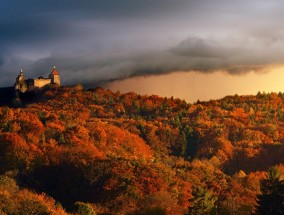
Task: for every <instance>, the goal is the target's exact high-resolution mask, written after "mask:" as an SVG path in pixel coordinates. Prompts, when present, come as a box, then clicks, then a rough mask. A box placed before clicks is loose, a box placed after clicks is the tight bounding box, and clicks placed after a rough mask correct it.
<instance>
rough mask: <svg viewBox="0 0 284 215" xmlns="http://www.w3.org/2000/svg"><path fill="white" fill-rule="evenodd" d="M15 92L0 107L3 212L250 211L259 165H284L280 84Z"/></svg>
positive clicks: (254, 202)
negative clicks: (146, 92) (244, 91)
mask: <svg viewBox="0 0 284 215" xmlns="http://www.w3.org/2000/svg"><path fill="white" fill-rule="evenodd" d="M20 98H21V101H20V102H18V103H17V104H16V105H15V103H14V104H11V106H6V105H2V106H1V107H0V174H1V175H2V176H1V177H0V191H1V192H0V200H1V201H0V212H1V211H2V212H4V213H8V214H10V213H14V214H16V213H17V211H19V210H21V208H27V210H28V209H29V210H30V211H41V214H50V213H51V214H52V213H54V214H64V213H67V212H68V213H71V212H73V213H77V214H94V211H95V212H96V213H97V214H186V213H191V214H209V213H213V211H215V213H217V212H218V213H219V214H251V213H254V212H255V210H256V205H257V195H258V194H260V184H259V181H260V179H262V178H264V176H265V172H266V171H267V170H268V168H269V167H271V166H275V165H276V166H278V169H280V171H283V169H284V168H283V161H284V158H283V156H282V155H283V152H284V146H283V141H284V95H283V94H282V93H278V94H276V93H269V94H266V93H258V94H257V95H256V96H238V95H235V96H227V97H225V98H223V99H220V100H214V101H209V102H197V103H195V104H189V103H186V102H185V101H183V100H180V99H174V98H162V97H159V96H155V95H152V96H141V95H137V94H135V93H127V94H121V93H119V92H111V91H110V90H105V89H103V88H96V89H90V90H84V89H83V88H82V87H81V86H74V87H45V88H43V89H41V90H39V91H36V92H33V94H32V95H25V96H23V95H22V96H21V97H20ZM0 100H1V98H0ZM13 105H14V106H13ZM7 183H8V184H12V185H13V187H15V189H10V188H9V187H11V186H7ZM23 193H25V194H23ZM22 195H27V196H29V198H27V199H23V198H22V197H21V196H22ZM31 202H33V204H31ZM34 203H36V204H34ZM29 204H30V205H29ZM26 205H29V207H27V206H26ZM34 205H35V206H34ZM63 208H64V209H63ZM11 211H12V212H11ZM200 211H201V212H200ZM29 213H30V214H32V213H31V212H29Z"/></svg>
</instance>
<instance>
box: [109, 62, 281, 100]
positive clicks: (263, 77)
mask: <svg viewBox="0 0 284 215" xmlns="http://www.w3.org/2000/svg"><path fill="white" fill-rule="evenodd" d="M269 70H270V71H267V72H263V73H255V72H249V73H244V74H242V75H231V74H228V73H226V72H222V71H219V72H213V73H210V74H204V73H200V72H176V73H171V74H165V75H160V76H146V77H134V78H129V79H126V80H120V81H114V82H111V83H109V84H107V85H106V86H105V87H106V88H108V89H111V90H112V91H117V90H119V91H120V92H121V93H127V92H131V91H133V92H136V93H139V94H146V95H151V94H156V95H159V96H165V97H171V96H173V97H175V98H180V99H185V100H186V101H188V102H191V103H193V102H196V101H197V100H198V99H199V100H201V101H208V100H210V99H220V98H223V97H225V96H227V95H235V94H238V95H256V94H257V93H258V92H259V91H260V92H277V93H278V92H283V91H284V65H282V66H281V65H278V66H275V67H273V68H270V69H269Z"/></svg>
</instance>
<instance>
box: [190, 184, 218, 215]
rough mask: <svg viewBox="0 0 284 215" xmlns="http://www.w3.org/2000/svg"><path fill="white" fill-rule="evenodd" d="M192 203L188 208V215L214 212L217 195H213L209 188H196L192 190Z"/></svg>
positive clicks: (203, 214)
mask: <svg viewBox="0 0 284 215" xmlns="http://www.w3.org/2000/svg"><path fill="white" fill-rule="evenodd" d="M193 196H194V198H193V200H192V203H193V205H192V206H191V207H190V208H189V210H188V214H190V215H206V214H208V215H209V214H215V212H216V206H215V202H216V201H217V197H216V196H213V195H212V193H211V191H210V190H206V189H203V188H196V189H195V191H194V192H193Z"/></svg>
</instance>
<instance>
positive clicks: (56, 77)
mask: <svg viewBox="0 0 284 215" xmlns="http://www.w3.org/2000/svg"><path fill="white" fill-rule="evenodd" d="M51 83H52V84H59V85H60V76H59V75H53V76H52V77H51Z"/></svg>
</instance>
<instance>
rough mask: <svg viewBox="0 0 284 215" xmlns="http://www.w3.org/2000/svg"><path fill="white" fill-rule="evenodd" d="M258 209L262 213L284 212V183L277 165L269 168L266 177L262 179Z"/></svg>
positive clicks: (275, 213) (272, 214)
mask: <svg viewBox="0 0 284 215" xmlns="http://www.w3.org/2000/svg"><path fill="white" fill-rule="evenodd" d="M260 190H261V194H260V195H258V207H257V211H258V213H259V214H262V215H270V214H271V215H278V214H284V183H283V180H280V171H279V170H278V169H277V168H276V167H272V168H270V169H269V170H268V172H267V176H266V179H262V180H261V181H260Z"/></svg>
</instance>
